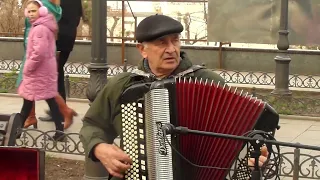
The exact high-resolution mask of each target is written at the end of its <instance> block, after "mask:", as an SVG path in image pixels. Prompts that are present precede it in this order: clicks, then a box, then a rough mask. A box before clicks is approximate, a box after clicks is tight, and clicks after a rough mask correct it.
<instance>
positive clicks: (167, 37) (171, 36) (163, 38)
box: [153, 33, 180, 41]
mask: <svg viewBox="0 0 320 180" xmlns="http://www.w3.org/2000/svg"><path fill="white" fill-rule="evenodd" d="M172 39H180V33H174V34H167V35H164V36H161V37H159V38H157V39H155V40H153V41H166V40H172Z"/></svg>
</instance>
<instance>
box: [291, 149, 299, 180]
mask: <svg viewBox="0 0 320 180" xmlns="http://www.w3.org/2000/svg"><path fill="white" fill-rule="evenodd" d="M299 172H300V149H299V148H295V149H294V155H293V178H292V180H299Z"/></svg>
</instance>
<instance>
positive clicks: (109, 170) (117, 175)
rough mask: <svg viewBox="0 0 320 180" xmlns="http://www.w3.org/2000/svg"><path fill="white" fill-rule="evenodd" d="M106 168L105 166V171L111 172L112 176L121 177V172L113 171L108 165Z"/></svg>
mask: <svg viewBox="0 0 320 180" xmlns="http://www.w3.org/2000/svg"><path fill="white" fill-rule="evenodd" d="M105 167H106V166H105ZM106 168H107V171H108V172H109V174H111V175H112V176H114V177H118V178H123V174H121V173H118V172H115V171H113V170H112V169H111V168H108V167H106Z"/></svg>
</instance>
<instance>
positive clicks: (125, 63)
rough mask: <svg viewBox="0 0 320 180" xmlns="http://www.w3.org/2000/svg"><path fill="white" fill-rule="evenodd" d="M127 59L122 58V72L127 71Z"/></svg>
mask: <svg viewBox="0 0 320 180" xmlns="http://www.w3.org/2000/svg"><path fill="white" fill-rule="evenodd" d="M127 61H128V60H127V59H124V64H123V72H127V71H128V68H127V63H128V62H127Z"/></svg>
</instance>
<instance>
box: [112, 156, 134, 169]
mask: <svg viewBox="0 0 320 180" xmlns="http://www.w3.org/2000/svg"><path fill="white" fill-rule="evenodd" d="M112 163H113V165H114V166H115V168H116V170H115V171H117V172H124V171H126V170H127V169H130V167H131V166H130V165H129V164H124V163H122V162H120V161H118V160H115V159H114V160H113V162H112Z"/></svg>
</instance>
